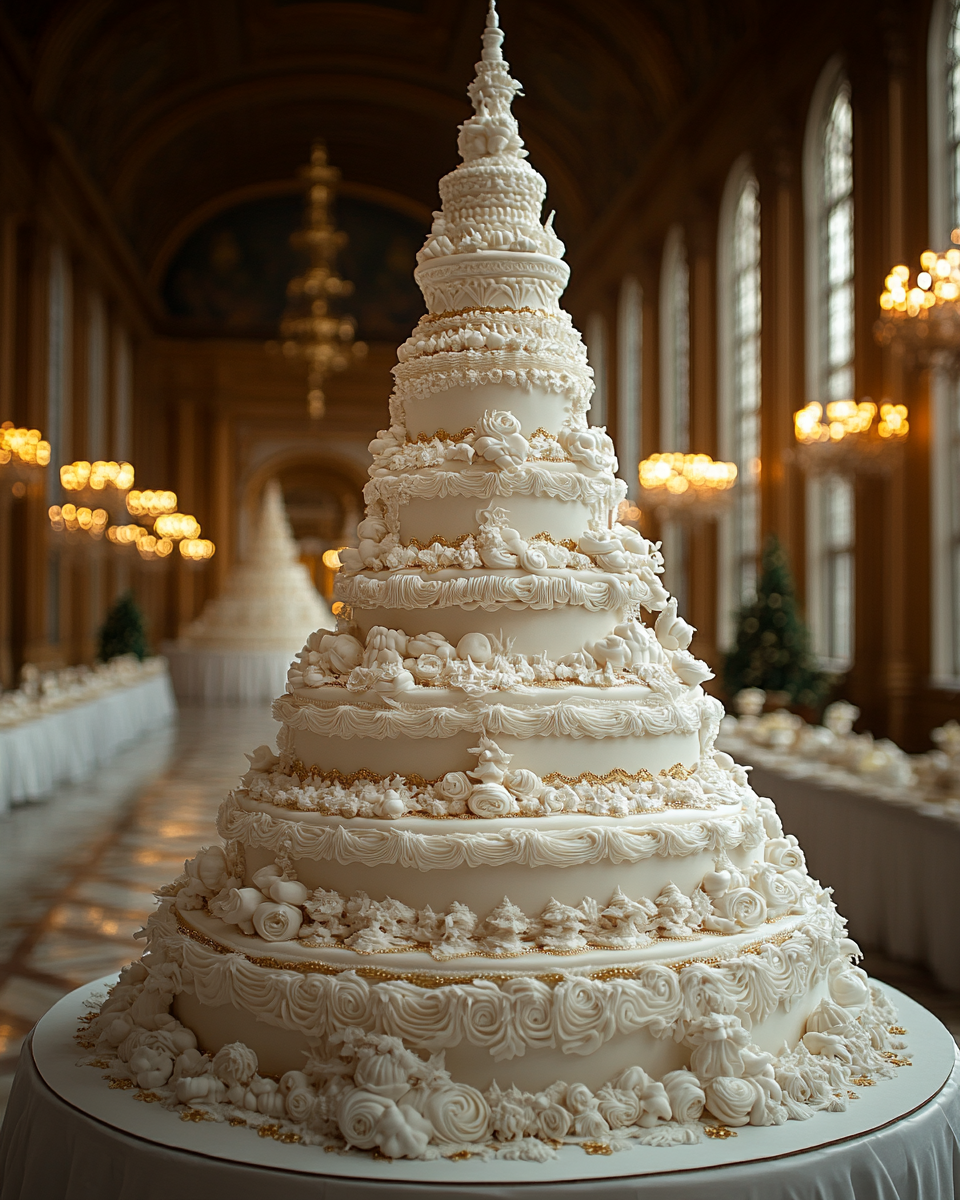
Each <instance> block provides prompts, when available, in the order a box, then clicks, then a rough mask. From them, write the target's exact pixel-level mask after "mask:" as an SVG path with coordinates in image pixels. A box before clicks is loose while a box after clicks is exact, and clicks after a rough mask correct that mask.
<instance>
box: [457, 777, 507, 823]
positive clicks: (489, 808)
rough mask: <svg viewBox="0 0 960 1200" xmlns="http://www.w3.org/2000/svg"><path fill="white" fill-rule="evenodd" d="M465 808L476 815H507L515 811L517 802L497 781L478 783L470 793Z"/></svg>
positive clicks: (491, 816) (487, 816)
mask: <svg viewBox="0 0 960 1200" xmlns="http://www.w3.org/2000/svg"><path fill="white" fill-rule="evenodd" d="M467 808H469V809H470V811H471V812H472V813H473V815H474V816H476V817H486V818H488V819H489V818H493V817H508V816H510V814H511V813H515V812H516V811H517V802H516V800H515V799H514V798H513V796H511V795H510V793H509V792H508V791H507V789H506V788H505V787H504V786H503V785H502V784H499V783H479V784H477V785H476V786H475V787H474V788H473V790H472V791H471V793H470V796H469V798H468V800H467Z"/></svg>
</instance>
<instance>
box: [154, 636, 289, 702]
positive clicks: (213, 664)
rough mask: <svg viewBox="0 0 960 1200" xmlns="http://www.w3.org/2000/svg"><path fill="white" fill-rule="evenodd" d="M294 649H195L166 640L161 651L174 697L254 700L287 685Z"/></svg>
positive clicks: (271, 695)
mask: <svg viewBox="0 0 960 1200" xmlns="http://www.w3.org/2000/svg"><path fill="white" fill-rule="evenodd" d="M299 649H300V647H299V646H297V647H296V649H294V650H261V651H247V650H199V649H194V648H192V647H186V646H177V645H175V644H174V643H172V642H168V643H166V644H165V645H164V647H163V653H164V655H165V656H166V658H167V660H168V661H169V663H170V675H171V678H172V679H173V687H174V691H175V692H176V693H177V699H178V700H194V701H200V702H202V703H204V704H257V703H260V702H265V701H270V700H275V699H276V697H277V696H281V695H282V694H283V693H284V692H285V691H286V687H287V670H288V668H289V666H290V663H291V662H292V661H293V658H294V655H295V654H296V652H297V650H299Z"/></svg>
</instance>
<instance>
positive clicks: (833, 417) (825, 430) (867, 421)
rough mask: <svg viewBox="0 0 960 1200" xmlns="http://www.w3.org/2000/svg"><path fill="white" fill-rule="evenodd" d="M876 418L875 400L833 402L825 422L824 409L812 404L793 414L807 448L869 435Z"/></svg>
mask: <svg viewBox="0 0 960 1200" xmlns="http://www.w3.org/2000/svg"><path fill="white" fill-rule="evenodd" d="M888 407H889V406H888ZM904 412H906V410H904ZM876 415H877V406H876V405H875V404H874V403H873V401H872V400H861V401H859V402H858V401H856V400H831V401H830V403H829V404H828V405H827V410H826V420H824V419H823V418H824V411H823V406H822V405H820V404H818V403H817V402H816V400H812V401H811V402H810V403H809V404H806V405H804V407H803V408H801V409H799V410H798V411H797V412H795V413H794V414H793V432H794V436H795V437H796V439H797V441H798V442H800V443H801V444H802V445H805V446H812V445H815V444H816V443H817V442H829V441H833V442H840V441H842V440H843V439H844V438H845V437H848V436H850V435H851V434H856V433H867V432H869V430H870V426H871V425H872V424H873V421H874V418H875V417H876Z"/></svg>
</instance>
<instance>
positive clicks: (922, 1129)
mask: <svg viewBox="0 0 960 1200" xmlns="http://www.w3.org/2000/svg"><path fill="white" fill-rule="evenodd" d="M884 1086H887V1087H895V1086H896V1084H895V1083H891V1084H886V1085H884ZM671 1153H682V1150H680V1149H676V1148H675V1149H673V1150H665V1151H664V1155H665V1156H666V1155H669V1154H671ZM588 1162H589V1160H585V1165H586V1163H588ZM586 1169H587V1170H589V1167H586ZM423 1196H430V1197H432V1198H433V1200H950V1198H951V1197H958V1196H960V1069H958V1068H957V1067H955V1068H954V1071H953V1074H952V1075H951V1077H950V1078H949V1079H948V1081H947V1083H946V1085H945V1087H944V1088H943V1090H942V1091H940V1092H939V1093H938V1094H937V1095H936V1096H935V1097H934V1098H933V1099H932V1100H931V1101H929V1102H928V1103H927V1104H925V1105H923V1106H922V1107H921V1108H919V1109H918V1110H917V1111H916V1112H914V1113H912V1114H911V1115H910V1116H908V1117H906V1118H904V1119H902V1120H899V1121H897V1122H895V1123H894V1124H892V1125H888V1126H886V1127H885V1128H883V1129H879V1130H876V1131H875V1132H873V1133H868V1134H866V1135H864V1136H862V1137H857V1138H851V1139H849V1140H848V1141H844V1142H837V1143H835V1144H833V1145H828V1146H822V1147H819V1148H818V1149H816V1150H811V1151H808V1152H806V1153H801V1154H795V1155H790V1156H788V1157H786V1158H782V1159H771V1160H768V1161H760V1162H752V1163H742V1164H731V1165H730V1166H726V1167H721V1168H718V1169H708V1170H702V1171H699V1170H698V1171H682V1170H681V1171H676V1170H674V1171H671V1172H670V1173H669V1174H665V1175H647V1176H634V1177H632V1178H630V1177H628V1178H624V1179H599V1180H598V1179H593V1180H589V1179H585V1180H583V1181H580V1182H575V1183H544V1184H543V1185H539V1184H529V1183H527V1184H521V1185H503V1184H498V1185H494V1186H489V1185H484V1184H467V1185H459V1184H449V1183H442V1184H431V1185H424V1184H422V1183H418V1184H409V1183H400V1182H390V1183H384V1182H375V1181H372V1180H364V1179H343V1178H341V1179H338V1178H335V1177H332V1176H317V1175H305V1174H302V1173H300V1172H297V1171H296V1170H290V1171H284V1172H282V1173H280V1172H278V1171H275V1170H274V1171H270V1170H265V1169H263V1168H262V1167H255V1166H250V1165H247V1164H244V1163H238V1162H228V1161H226V1160H223V1159H213V1158H206V1157H203V1156H201V1155H198V1154H191V1153H189V1152H186V1151H182V1150H173V1149H170V1148H169V1147H166V1146H162V1145H158V1144H156V1143H154V1142H147V1141H144V1140H141V1139H139V1138H135V1137H129V1136H128V1135H126V1134H124V1133H121V1132H120V1131H119V1130H117V1129H114V1128H111V1127H110V1126H108V1125H104V1124H101V1122H99V1121H95V1120H93V1119H92V1118H91V1117H88V1116H85V1115H84V1114H83V1113H81V1112H80V1111H79V1110H78V1109H76V1108H73V1107H72V1106H71V1105H69V1104H66V1103H64V1101H62V1100H61V1099H60V1098H59V1097H58V1096H56V1095H55V1094H54V1093H53V1092H52V1091H51V1090H50V1089H49V1088H48V1087H47V1085H46V1084H45V1083H44V1082H43V1080H42V1079H41V1077H40V1074H39V1072H38V1071H37V1068H36V1066H35V1064H34V1062H33V1057H32V1054H31V1052H30V1045H29V1043H27V1044H25V1045H24V1048H23V1051H22V1053H21V1057H20V1065H19V1067H18V1070H17V1076H16V1080H15V1081H14V1085H13V1091H12V1093H11V1095H10V1103H9V1105H8V1107H7V1116H6V1119H5V1121H4V1124H3V1130H2V1131H0V1200H47V1198H48V1197H49V1198H50V1200H53V1198H54V1197H56V1200H170V1197H176V1200H219V1198H220V1197H229V1198H230V1200H264V1198H265V1197H278V1198H279V1197H282V1200H318V1198H320V1197H322V1198H323V1200H420V1198H421V1197H423Z"/></svg>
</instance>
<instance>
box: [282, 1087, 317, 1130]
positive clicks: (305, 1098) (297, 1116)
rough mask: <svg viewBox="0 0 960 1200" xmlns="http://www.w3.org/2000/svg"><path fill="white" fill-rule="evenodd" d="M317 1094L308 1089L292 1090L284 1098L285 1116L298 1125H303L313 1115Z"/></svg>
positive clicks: (297, 1088)
mask: <svg viewBox="0 0 960 1200" xmlns="http://www.w3.org/2000/svg"><path fill="white" fill-rule="evenodd" d="M316 1103H317V1094H316V1092H315V1091H314V1090H313V1089H312V1088H310V1087H295V1088H292V1089H291V1090H290V1091H289V1092H287V1093H286V1095H285V1096H284V1105H285V1107H286V1112H287V1116H288V1117H289V1118H290V1120H291V1121H296V1123H297V1124H298V1125H302V1124H305V1123H306V1122H307V1121H309V1120H310V1117H311V1116H312V1115H313V1110H314V1108H315V1107H316Z"/></svg>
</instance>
